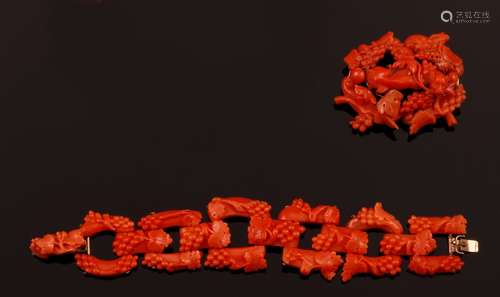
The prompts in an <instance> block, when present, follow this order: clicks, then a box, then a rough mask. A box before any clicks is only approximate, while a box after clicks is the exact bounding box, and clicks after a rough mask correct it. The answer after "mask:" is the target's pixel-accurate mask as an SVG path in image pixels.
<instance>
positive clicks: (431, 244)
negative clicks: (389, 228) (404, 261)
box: [380, 230, 437, 256]
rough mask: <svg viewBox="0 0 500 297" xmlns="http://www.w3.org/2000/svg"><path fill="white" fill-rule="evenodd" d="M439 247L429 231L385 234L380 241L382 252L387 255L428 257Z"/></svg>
mask: <svg viewBox="0 0 500 297" xmlns="http://www.w3.org/2000/svg"><path fill="white" fill-rule="evenodd" d="M436 247H437V243H436V240H435V239H434V238H432V233H431V232H430V231H429V230H424V231H422V232H420V233H417V234H415V235H412V234H385V235H384V238H383V239H382V240H381V241H380V252H381V253H382V254H385V255H400V256H411V255H427V254H429V253H431V252H432V251H434V250H435V249H436Z"/></svg>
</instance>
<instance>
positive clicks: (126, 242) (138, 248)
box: [113, 229, 172, 256]
mask: <svg viewBox="0 0 500 297" xmlns="http://www.w3.org/2000/svg"><path fill="white" fill-rule="evenodd" d="M171 243H172V237H170V235H168V234H167V233H165V231H163V230H162V229H159V230H150V231H143V230H136V231H133V232H125V233H117V234H116V236H115V240H114V241H113V251H114V253H115V254H116V255H117V256H124V255H133V254H144V253H161V252H163V250H164V249H165V248H166V247H168V246H169V245H170V244H171Z"/></svg>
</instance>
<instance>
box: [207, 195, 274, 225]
mask: <svg viewBox="0 0 500 297" xmlns="http://www.w3.org/2000/svg"><path fill="white" fill-rule="evenodd" d="M208 216H209V218H210V219H211V220H212V221H216V220H222V219H225V218H230V217H245V218H249V217H251V216H267V217H271V205H269V203H267V202H265V201H262V200H256V199H250V198H245V197H227V198H221V197H214V198H212V200H211V201H210V202H209V203H208Z"/></svg>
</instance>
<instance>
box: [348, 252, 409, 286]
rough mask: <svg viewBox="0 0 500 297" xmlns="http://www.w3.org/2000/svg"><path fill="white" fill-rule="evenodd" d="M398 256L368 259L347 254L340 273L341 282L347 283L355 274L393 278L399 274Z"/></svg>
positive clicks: (399, 258)
mask: <svg viewBox="0 0 500 297" xmlns="http://www.w3.org/2000/svg"><path fill="white" fill-rule="evenodd" d="M401 263H402V260H401V257H400V256H392V255H391V256H379V257H368V256H363V255H356V254H347V256H346V261H345V264H344V268H343V271H342V281H343V282H347V281H349V280H350V279H351V278H352V277H353V276H354V275H357V274H370V275H373V276H384V275H390V276H395V275H397V274H399V273H400V272H401Z"/></svg>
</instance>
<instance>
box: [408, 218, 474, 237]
mask: <svg viewBox="0 0 500 297" xmlns="http://www.w3.org/2000/svg"><path fill="white" fill-rule="evenodd" d="M408 224H409V225H410V233H418V232H421V231H422V230H430V231H431V232H432V233H433V234H465V233H466V232H467V220H466V219H465V217H464V216H463V215H456V216H452V217H449V216H445V217H417V216H411V217H410V219H409V220H408Z"/></svg>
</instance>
